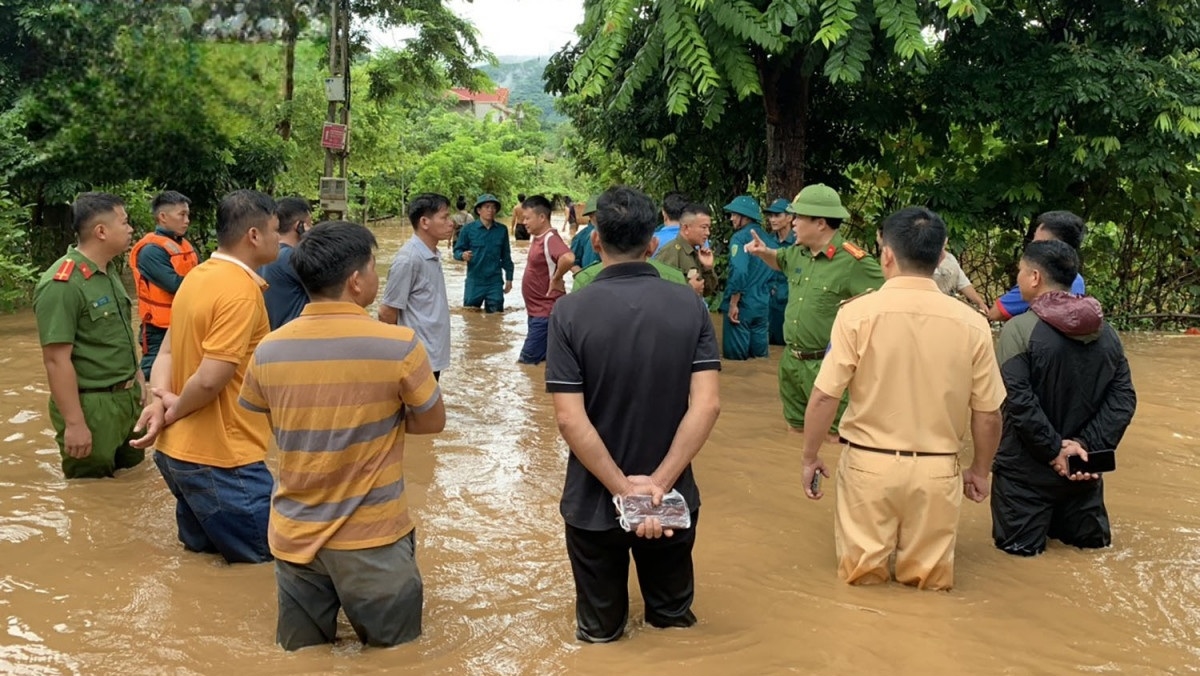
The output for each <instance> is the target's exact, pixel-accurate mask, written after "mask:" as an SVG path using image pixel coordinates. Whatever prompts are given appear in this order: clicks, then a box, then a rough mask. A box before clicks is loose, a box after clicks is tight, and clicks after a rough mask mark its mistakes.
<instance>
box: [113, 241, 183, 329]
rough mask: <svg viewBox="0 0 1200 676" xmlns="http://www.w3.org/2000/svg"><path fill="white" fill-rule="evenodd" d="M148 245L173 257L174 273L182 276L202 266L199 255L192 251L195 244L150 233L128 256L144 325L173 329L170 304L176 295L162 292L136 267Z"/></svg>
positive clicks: (135, 245) (134, 246)
mask: <svg viewBox="0 0 1200 676" xmlns="http://www.w3.org/2000/svg"><path fill="white" fill-rule="evenodd" d="M147 244H155V245H158V246H160V247H162V249H163V250H164V251H166V252H167V254H168V255H170V256H171V267H173V268H175V273H176V274H178V275H179V276H180V277H182V276H184V275H186V274H187V273H188V272H190V271H191V269H192V268H194V267H196V266H197V265H198V264H199V263H200V258H199V256H197V255H196V250H195V249H193V248H192V243H191V242H189V241H187V240H186V239H184V240H180V241H178V242H176V241H175V240H173V239H171V238H170V237H167V236H166V235H160V234H158V233H157V232H151V233H147V234H146V236H145V237H143V238H141V239H140V240H138V243H137V244H134V245H133V251H131V252H130V253H129V267H130V268H132V269H133V282H134V286H135V287H136V289H137V299H138V312H139V313H140V314H141V317H142V322H143V323H145V324H149V325H151V326H157V327H158V328H160V329H165V328H168V327H170V326H171V302H172V301H174V300H175V294H173V293H167V292H166V291H164V290H163V289H161V288H159V287H157V286H155V285H154V284H151V283H150V280H149V279H146V278H145V277H144V276H142V273H141V271H140V270H138V267H137V259H138V254H139V253H141V251H142V249H143V248H145V246H146V245H147Z"/></svg>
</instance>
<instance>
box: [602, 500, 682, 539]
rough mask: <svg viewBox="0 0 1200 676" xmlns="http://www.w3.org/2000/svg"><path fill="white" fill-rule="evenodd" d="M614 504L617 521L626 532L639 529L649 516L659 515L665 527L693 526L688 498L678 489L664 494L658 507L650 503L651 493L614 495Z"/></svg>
mask: <svg viewBox="0 0 1200 676" xmlns="http://www.w3.org/2000/svg"><path fill="white" fill-rule="evenodd" d="M613 504H614V505H616V507H617V523H619V524H620V525H621V528H622V529H624V530H625V532H626V533H628V532H631V531H634V530H637V527H638V526H640V525H641V524H642V522H643V521H645V520H646V519H647V518H649V517H657V518H658V521H659V523H661V524H662V527H663V528H691V527H692V513H691V512H690V511H688V505H687V500H684V499H683V496H682V495H680V493H679V491H676V490H672V491H671V492H670V493H667V494H666V495H664V496H663V499H662V503H661V504H659V505H658V506H657V507H655V506H654V505H652V504H650V496H649V495H630V496H627V497H622V496H620V495H614V496H613Z"/></svg>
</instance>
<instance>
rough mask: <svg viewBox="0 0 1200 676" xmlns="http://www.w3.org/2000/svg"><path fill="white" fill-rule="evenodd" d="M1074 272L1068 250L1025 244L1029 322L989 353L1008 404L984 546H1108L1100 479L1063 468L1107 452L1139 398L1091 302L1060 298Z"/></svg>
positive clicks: (1022, 321) (1055, 244)
mask: <svg viewBox="0 0 1200 676" xmlns="http://www.w3.org/2000/svg"><path fill="white" fill-rule="evenodd" d="M1078 268H1079V258H1078V256H1077V255H1076V254H1075V250H1074V249H1072V248H1071V246H1070V245H1068V244H1065V243H1063V242H1059V241H1041V242H1032V243H1031V244H1030V245H1029V246H1028V247H1026V249H1025V254H1024V256H1023V257H1022V258H1021V263H1020V268H1019V271H1018V273H1017V283H1018V285H1019V286H1020V288H1021V295H1022V297H1023V298H1024V299H1025V300H1026V301H1028V302H1029V304H1030V309H1031V310H1032V312H1027V313H1025V314H1022V315H1019V316H1017V317H1014V318H1013V319H1012V320H1011V321H1009V322H1008V323H1007V324H1005V325H1004V330H1003V331H1002V332H1001V333H1000V343H999V345H998V346H997V348H996V351H997V355H998V357H999V362H1000V373H1001V375H1002V376H1003V377H1004V386H1005V388H1006V389H1007V391H1008V396H1007V398H1006V399H1005V402H1004V409H1003V411H1004V433H1003V436H1002V438H1001V441H1000V450H999V452H998V453H997V454H996V460H995V463H994V465H993V467H992V472H993V475H992V537H993V539H994V540H995V542H996V546H997V547H998V548H1000V549H1002V550H1004V551H1005V552H1008V553H1009V554H1018V555H1021V556H1034V555H1037V554H1040V553H1042V552H1043V551H1045V549H1046V539H1047V537H1052V538H1055V539H1056V540H1061V541H1062V542H1063V543H1065V544H1068V545H1073V546H1076V547H1081V548H1096V547H1107V546H1108V545H1109V544H1111V543H1112V533H1111V531H1110V529H1109V523H1108V512H1107V511H1106V510H1105V508H1104V481H1103V479H1101V478H1100V476H1099V475H1098V474H1085V473H1076V474H1070V473H1069V472H1068V464H1067V458H1069V457H1070V456H1073V455H1078V456H1080V457H1082V458H1083V459H1084V460H1086V459H1087V454H1088V453H1089V452H1091V451H1100V450H1107V449H1115V448H1116V447H1117V444H1118V443H1120V441H1121V437H1122V436H1123V435H1124V434H1125V428H1126V427H1128V426H1129V423H1130V421H1131V420H1132V419H1133V411H1134V408H1135V406H1136V404H1137V397H1136V395H1135V394H1134V391H1133V382H1132V380H1131V379H1130V376H1129V363H1128V362H1127V361H1126V359H1125V351H1124V349H1123V348H1122V347H1121V341H1120V339H1119V338H1118V337H1117V332H1116V331H1114V330H1113V328H1112V327H1111V326H1109V325H1108V324H1107V323H1106V322H1105V321H1104V315H1103V313H1102V311H1101V309H1100V303H1099V302H1097V301H1096V299H1095V298H1091V297H1089V296H1081V295H1074V294H1071V293H1070V292H1069V291H1068V290H1069V289H1070V288H1071V283H1072V281H1073V280H1074V279H1075V277H1076V274H1077V273H1078Z"/></svg>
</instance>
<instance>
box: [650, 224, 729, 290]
mask: <svg viewBox="0 0 1200 676" xmlns="http://www.w3.org/2000/svg"><path fill="white" fill-rule="evenodd" d="M654 261H658V262H660V263H663V264H664V265H669V266H671V267H672V268H674V269H675V270H678V271H679V272H681V273H683V275H684V278H685V280H686V278H687V277H688V276H689V273H690V272H691V271H692V270H695V271H696V272H695V273H692V274H698V275H700V277H701V278H702V279H703V280H704V295H706V296H711V295H712V294H714V293H716V292H717V273H716V272H715V271H714V270H713V269H712V268H708V269H705V268H704V266H702V265H700V252H699V251H697V250H696V247H694V246H692V243H691V242H689V241H687V240H686V239H684V238H683V237H682V236H679V237H676V238H675V239H673V240H671V241H670V242H668V243H667V245H666V246H664V247H663V248H661V249H659V250H658V253H656V254H654V258H652V259H650V262H651V263H653V262H654ZM659 276H660V277H662V276H663V275H662V273H659Z"/></svg>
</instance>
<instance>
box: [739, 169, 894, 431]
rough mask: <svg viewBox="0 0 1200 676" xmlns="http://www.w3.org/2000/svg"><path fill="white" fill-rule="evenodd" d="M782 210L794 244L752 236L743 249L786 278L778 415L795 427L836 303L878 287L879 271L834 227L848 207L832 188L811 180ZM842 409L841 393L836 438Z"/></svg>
mask: <svg viewBox="0 0 1200 676" xmlns="http://www.w3.org/2000/svg"><path fill="white" fill-rule="evenodd" d="M787 211H788V213H790V214H792V232H794V233H795V234H796V243H795V245H794V246H790V247H785V248H781V249H772V248H770V247H769V246H768V245H767V243H766V242H763V241H762V240H761V239H760V238H759V237H758V236H757V235H755V237H754V239H753V241H751V242H750V243H749V244H747V245H746V251H747V252H748V253H751V254H754V255H755V256H758V257H760V258H762V259H763V260H764V261H766V263H767V265H769V266H771V267H772V268H774V269H776V270H780V271H782V272H783V273H784V274H786V275H787V277H788V303H787V309H786V310H785V311H784V318H783V338H784V342H785V343H786V345H785V346H784V350H783V358H782V359H780V360H779V397H780V399H782V400H783V417H784V418H785V419H786V420H787V423H788V425H789V426H790V427H791V428H792V429H793V430H795V431H797V432H799V431H801V430H803V428H804V409H805V407H806V406H807V405H808V397H809V394H810V393H811V392H812V388H813V382H814V381H815V380H816V378H817V373H818V372H819V371H820V370H821V360H822V359H824V358H825V350H826V347H827V346H828V345H829V331H830V329H831V328H832V327H833V318H834V317H835V316H837V311H838V307H839V305H840V304H841V302H842V301H844V300H846V299H848V298H853V297H854V296H857V295H859V294H861V293H865V292H867V291H870V290H872V289H878V288H879V287H881V286H883V272H882V271H881V270H880V269H879V263H878V262H876V261H875V259H874V258H871V257H870V256H868V255H867V252H865V251H863V250H862V249H861V248H859V247H858V246H856V245H854V244H852V243H850V242H847V241H846V240H845V239H843V238H842V235H841V233H839V232H838V228H839V227H841V224H842V220H843V219H846V218H849V217H850V212H848V211H846V208H845V207H843V206H842V201H841V198H839V197H838V194H837V193H836V192H835V191H834V190H833V188H830V187H829V186H827V185H824V184H821V183H818V184H815V185H810V186H808V187H806V188H804V189H803V190H801V191H800V193H799V194H798V195H796V199H795V200H793V201H792V203H791V205H790V206H788V209H787ZM845 410H846V398H845V397H843V398H842V400H841V404H840V405H839V407H838V413H837V416H836V418H835V419H834V422H833V426H832V427H830V429H829V435H830V436H831V437H832V438H836V437H837V423H838V421H839V420H841V417H842V412H843V411H845Z"/></svg>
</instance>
